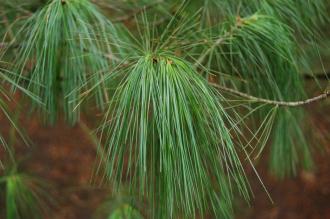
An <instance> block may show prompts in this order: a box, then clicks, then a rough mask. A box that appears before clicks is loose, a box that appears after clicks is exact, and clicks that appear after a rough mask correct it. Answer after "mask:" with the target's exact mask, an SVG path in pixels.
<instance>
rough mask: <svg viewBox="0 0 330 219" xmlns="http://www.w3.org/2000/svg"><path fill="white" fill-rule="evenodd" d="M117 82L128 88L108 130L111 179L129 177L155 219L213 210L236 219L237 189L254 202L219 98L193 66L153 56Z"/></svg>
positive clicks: (120, 93)
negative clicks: (234, 200) (234, 201)
mask: <svg viewBox="0 0 330 219" xmlns="http://www.w3.org/2000/svg"><path fill="white" fill-rule="evenodd" d="M112 77H113V78H116V77H117V78H121V82H120V84H119V85H118V87H117V89H116V91H115V94H114V95H113V97H112V101H111V104H110V106H109V110H108V112H107V113H106V118H105V123H104V124H103V125H102V126H101V129H102V136H103V139H104V140H105V145H106V147H105V150H106V153H105V154H103V156H102V157H101V159H103V160H102V161H104V162H105V163H107V164H108V166H106V168H105V173H106V174H107V176H108V177H109V178H110V179H111V180H115V181H116V182H117V183H118V184H119V185H120V182H121V181H122V180H125V179H126V177H128V176H130V180H129V181H130V188H131V189H132V190H136V189H137V188H138V191H137V192H139V194H140V196H146V197H147V198H148V200H150V202H151V203H150V204H151V205H152V209H153V218H171V217H173V216H174V215H177V214H181V213H182V214H183V216H185V217H188V218H190V217H195V216H196V214H197V213H202V214H203V213H205V212H206V210H207V209H212V211H213V213H214V214H215V215H218V216H219V215H220V212H221V215H223V216H224V217H225V218H228V217H230V215H231V202H232V192H233V191H232V188H233V186H234V185H235V186H236V187H237V188H238V189H239V191H240V192H241V193H242V194H243V196H245V197H246V198H247V199H248V197H249V189H248V186H247V183H246V179H245V175H244V171H243V168H242V166H241V163H240V160H239V158H238V155H237V153H236V149H235V147H234V144H233V142H232V140H231V136H230V133H229V131H228V128H227V127H226V125H225V123H231V122H232V121H231V119H230V118H229V117H228V115H227V114H226V112H225V111H224V109H223V107H222V105H221V104H220V102H219V101H224V99H223V98H222V97H221V96H220V95H219V93H217V92H216V91H215V90H214V89H213V88H211V87H210V86H209V85H208V84H207V81H205V80H204V79H203V78H202V77H201V76H199V75H198V73H197V72H195V70H194V69H193V68H192V65H191V64H190V63H188V62H186V61H184V60H183V59H180V58H178V57H175V56H173V55H172V54H169V53H167V52H162V51H158V52H151V53H149V52H146V54H145V55H142V56H140V57H137V58H136V59H134V60H133V61H132V64H131V65H129V66H128V67H126V68H123V69H121V70H119V71H117V72H114V73H112ZM232 184H233V185H232ZM235 186H234V187H235ZM134 192H136V191H134Z"/></svg>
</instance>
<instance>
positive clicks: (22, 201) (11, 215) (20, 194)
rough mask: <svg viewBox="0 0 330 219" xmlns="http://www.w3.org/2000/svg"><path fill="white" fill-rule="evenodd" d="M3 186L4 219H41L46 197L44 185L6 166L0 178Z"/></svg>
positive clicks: (12, 167)
mask: <svg viewBox="0 0 330 219" xmlns="http://www.w3.org/2000/svg"><path fill="white" fill-rule="evenodd" d="M0 183H1V184H2V185H5V191H4V192H5V204H6V218H7V219H20V218H32V219H37V218H43V210H44V209H43V208H45V202H44V201H43V200H44V198H45V197H46V196H49V195H46V193H45V191H44V185H43V183H41V182H40V181H39V180H37V179H35V178H33V177H31V176H28V175H26V174H22V173H19V172H18V171H17V169H16V167H15V165H13V166H6V169H5V174H4V175H3V176H1V177H0Z"/></svg>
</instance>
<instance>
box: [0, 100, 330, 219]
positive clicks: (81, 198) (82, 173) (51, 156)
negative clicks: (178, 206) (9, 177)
mask: <svg viewBox="0 0 330 219" xmlns="http://www.w3.org/2000/svg"><path fill="white" fill-rule="evenodd" d="M326 109H328V110H326ZM309 111H312V112H313V116H312V121H313V124H316V125H317V126H318V128H319V130H316V129H315V128H310V129H309V131H310V132H312V133H311V134H312V135H314V136H316V137H317V138H318V139H319V140H320V139H323V140H324V139H325V138H324V137H325V136H326V135H329V133H330V122H329V121H327V120H325V119H324V113H325V112H326V111H328V112H329V105H328V106H325V107H324V108H323V109H322V110H321V111H318V110H317V108H315V107H314V108H312V109H310V110H309ZM1 121H2V122H1V126H0V130H1V132H2V133H4V134H5V135H7V136H8V130H9V128H8V124H7V123H6V122H3V119H1ZM22 124H23V126H24V127H25V128H26V130H27V132H28V134H29V136H30V138H31V139H32V141H33V142H34V143H35V146H33V147H30V148H27V147H25V146H22V145H20V146H17V147H18V148H19V149H18V151H19V153H20V154H21V155H22V154H28V155H29V156H28V159H27V160H26V161H25V162H24V164H25V165H24V167H23V168H24V169H25V170H28V171H29V172H32V173H34V174H35V175H37V176H39V177H41V178H42V179H45V180H47V181H49V182H51V183H52V184H53V187H52V189H50V190H49V192H50V194H52V195H53V196H54V197H55V199H56V201H57V206H56V207H54V210H53V211H52V212H51V213H50V215H49V216H48V218H50V219H90V218H92V215H93V214H94V212H95V209H96V207H97V206H99V205H100V203H101V202H102V200H104V199H105V197H106V196H107V192H106V191H105V190H102V189H96V188H92V187H91V186H89V185H90V184H89V182H90V177H91V174H92V169H93V165H94V161H95V146H94V145H93V143H92V141H91V139H89V138H88V137H86V133H85V132H84V131H83V130H82V129H81V127H80V126H79V125H77V126H75V127H69V126H67V125H65V124H64V122H62V121H60V122H59V123H58V124H57V125H56V126H55V127H44V126H42V125H41V124H40V123H39V122H38V120H37V119H29V120H24V121H22ZM328 140H329V138H328V139H327V140H326V139H325V140H324V143H325V149H324V151H323V152H322V153H318V154H317V155H316V156H315V157H316V164H317V169H316V172H315V173H305V172H301V173H300V174H299V176H298V177H297V178H294V179H287V180H284V181H278V180H276V179H274V178H273V177H271V176H269V175H268V174H267V173H266V169H265V167H264V166H258V171H259V173H260V174H261V177H262V179H263V182H264V183H265V185H266V186H267V188H268V190H269V192H270V193H271V196H272V198H273V200H274V202H275V203H274V204H271V203H270V201H269V200H268V198H267V195H266V193H265V192H264V190H263V189H262V188H261V186H260V183H259V182H258V180H257V179H256V177H255V176H254V175H253V174H252V171H251V169H250V168H247V171H248V173H250V174H249V175H250V179H251V184H252V187H253V190H254V194H255V199H254V201H253V202H252V203H251V205H252V207H251V208H248V207H247V206H246V204H239V206H240V207H238V209H237V212H238V218H239V219H327V218H329V219H330V159H329V155H330V142H329V141H328ZM18 144H19V143H18Z"/></svg>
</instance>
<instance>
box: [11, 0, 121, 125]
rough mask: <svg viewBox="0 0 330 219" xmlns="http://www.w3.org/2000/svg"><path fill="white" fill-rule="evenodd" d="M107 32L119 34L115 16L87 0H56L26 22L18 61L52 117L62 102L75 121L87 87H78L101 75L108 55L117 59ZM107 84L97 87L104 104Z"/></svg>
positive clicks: (30, 87) (98, 99)
mask: <svg viewBox="0 0 330 219" xmlns="http://www.w3.org/2000/svg"><path fill="white" fill-rule="evenodd" d="M108 32H109V34H111V36H115V29H114V27H113V25H112V24H111V23H110V21H108V19H107V18H106V17H104V16H103V15H101V14H100V12H98V10H97V9H96V7H95V6H94V5H93V4H92V3H90V2H89V1H87V0H82V1H78V0H70V1H61V0H54V1H51V2H50V3H49V4H48V5H46V6H45V7H44V8H42V9H41V10H40V11H38V12H36V13H35V14H34V15H33V16H32V17H31V18H29V19H28V20H27V21H26V23H25V24H24V26H23V28H22V29H21V31H20V33H19V36H20V37H21V38H20V40H21V42H22V46H21V48H20V50H19V52H18V60H17V62H16V66H18V70H19V71H20V72H21V75H26V77H27V78H28V79H29V80H28V86H27V89H28V90H29V91H31V92H32V93H34V94H36V95H38V96H40V98H41V100H42V101H43V102H44V104H45V107H44V108H42V112H43V113H44V117H45V119H46V120H47V121H49V122H51V123H54V122H55V120H56V117H57V114H58V108H59V107H63V110H64V113H65V116H66V119H67V120H68V122H70V123H71V124H74V123H75V122H76V121H77V120H78V119H79V114H80V109H79V108H76V106H77V105H78V102H79V99H80V98H81V93H82V92H83V91H84V89H81V90H80V92H79V90H78V89H77V88H81V87H83V88H85V87H89V86H92V85H93V83H96V82H97V81H99V80H101V79H102V77H103V74H102V72H103V71H104V70H105V69H107V68H109V60H108V59H109V57H110V59H112V60H114V59H115V57H114V56H113V55H112V48H111V43H112V42H110V41H109V36H108V35H107V33H108ZM91 72H93V73H96V75H97V77H96V76H95V75H94V77H93V78H94V80H95V81H90V80H89V76H88V75H89V73H91ZM19 80H22V78H19ZM105 89H106V88H105V86H104V85H99V86H98V87H97V89H95V97H96V102H97V104H98V106H99V107H100V108H102V107H103V105H104V102H105V100H106V94H105ZM59 100H61V101H59ZM38 106H39V105H38Z"/></svg>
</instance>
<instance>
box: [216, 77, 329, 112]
mask: <svg viewBox="0 0 330 219" xmlns="http://www.w3.org/2000/svg"><path fill="white" fill-rule="evenodd" d="M211 85H212V86H213V87H215V88H218V89H220V90H224V91H227V92H229V93H232V94H235V95H238V96H241V97H245V98H248V99H250V100H252V101H255V102H260V103H266V104H272V105H277V106H287V107H297V106H303V105H307V104H311V103H314V102H318V101H321V100H325V99H327V98H328V97H330V90H326V91H325V92H324V93H323V94H320V95H318V96H315V97H312V98H309V99H307V100H301V101H276V100H269V99H265V98H260V97H255V96H252V95H249V94H246V93H243V92H240V91H237V90H234V89H231V88H228V87H224V86H221V85H217V84H214V83H211Z"/></svg>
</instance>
